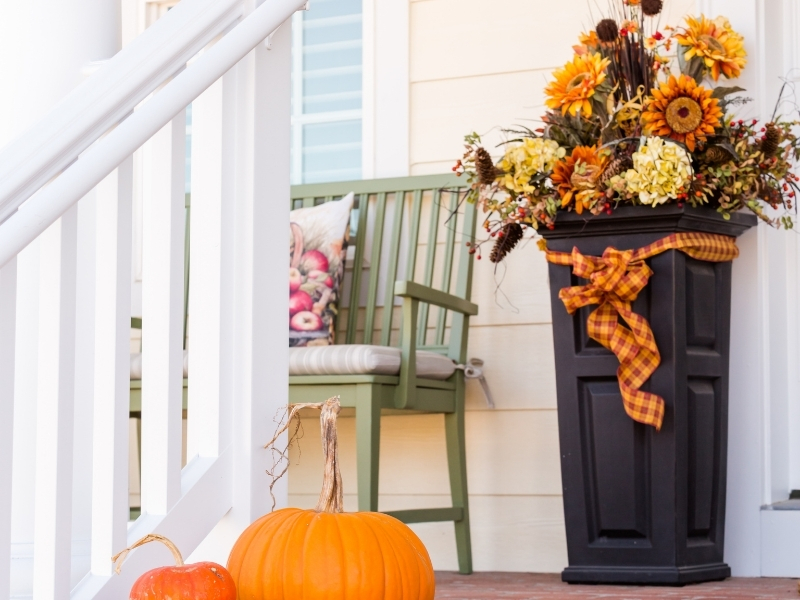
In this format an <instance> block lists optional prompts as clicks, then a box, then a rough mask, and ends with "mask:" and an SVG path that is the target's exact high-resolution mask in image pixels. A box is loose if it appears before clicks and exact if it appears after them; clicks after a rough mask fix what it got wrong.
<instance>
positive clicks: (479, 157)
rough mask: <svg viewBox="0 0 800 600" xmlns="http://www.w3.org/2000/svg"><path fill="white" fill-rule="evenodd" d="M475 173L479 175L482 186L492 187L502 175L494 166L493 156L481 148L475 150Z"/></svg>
mask: <svg viewBox="0 0 800 600" xmlns="http://www.w3.org/2000/svg"><path fill="white" fill-rule="evenodd" d="M475 171H476V172H477V173H478V181H479V182H480V184H481V185H492V184H493V183H494V180H495V179H496V178H497V176H498V175H499V174H500V170H499V169H498V168H497V167H495V166H494V161H493V160H492V157H491V155H490V154H489V153H488V152H487V151H486V149H485V148H481V147H479V148H478V149H477V150H475Z"/></svg>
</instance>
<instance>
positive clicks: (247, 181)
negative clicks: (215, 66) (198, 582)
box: [190, 22, 291, 564]
mask: <svg viewBox="0 0 800 600" xmlns="http://www.w3.org/2000/svg"><path fill="white" fill-rule="evenodd" d="M228 78H230V83H234V82H235V89H236V98H235V100H236V106H235V111H234V113H233V116H234V118H235V123H234V124H233V127H234V128H235V129H234V130H235V140H233V144H234V147H235V156H236V160H235V161H226V162H225V163H223V182H222V185H223V187H224V186H225V181H226V177H231V178H232V179H233V180H234V181H235V182H236V184H235V196H234V198H235V207H234V223H233V225H232V227H233V240H234V242H233V264H234V270H233V277H232V282H233V297H232V302H233V307H232V308H233V338H232V340H231V343H232V347H233V353H232V357H233V358H232V377H233V381H232V404H233V406H232V410H231V413H232V417H233V419H232V420H233V422H232V426H233V431H234V432H236V435H234V436H233V439H232V450H233V498H232V503H233V507H232V509H231V511H230V512H229V513H228V514H227V515H226V516H225V518H224V519H223V520H222V521H221V522H220V524H219V525H218V526H217V527H216V528H215V529H214V531H212V533H211V534H210V535H209V536H208V537H207V538H206V540H205V541H204V542H203V544H201V545H200V546H199V547H198V548H197V550H196V551H195V552H194V554H193V555H192V556H191V557H190V558H191V560H216V561H217V562H222V563H223V564H224V562H225V561H226V560H227V556H228V553H229V551H230V548H231V546H232V544H233V542H234V541H235V539H236V537H237V536H238V535H239V533H241V531H242V530H243V529H244V528H245V527H246V526H247V525H249V524H250V523H251V522H252V521H253V520H255V519H257V518H258V517H260V516H262V515H264V514H265V513H267V512H268V511H269V509H270V506H271V499H270V495H269V483H270V480H269V478H268V476H267V474H266V470H267V469H268V468H269V467H270V466H271V457H270V455H269V454H268V452H267V451H265V450H264V449H263V447H262V446H263V445H264V443H265V442H266V441H268V440H269V439H270V438H271V437H272V434H273V432H274V430H275V427H276V424H275V422H274V420H273V418H274V417H275V415H276V414H277V413H278V411H279V410H280V408H281V407H283V406H285V405H286V404H287V402H288V351H287V347H288V342H287V337H286V335H287V331H288V296H287V295H286V293H285V286H284V285H283V282H284V281H285V279H286V274H285V271H286V264H285V262H284V259H285V255H286V248H287V247H288V243H289V239H288V227H287V224H288V222H289V196H290V185H289V173H290V164H289V146H290V110H291V27H290V23H289V22H286V23H284V24H283V25H282V26H281V27H280V29H278V31H277V32H276V33H275V34H274V35H273V36H272V39H271V40H270V44H269V49H268V46H267V44H266V43H263V44H260V45H259V46H258V47H257V48H256V49H255V50H253V51H252V52H251V53H250V54H248V55H247V56H246V57H245V58H244V59H242V60H241V61H240V63H239V64H238V65H237V66H236V67H235V68H234V69H233V70H232V72H231V73H230V74H229V75H228V76H226V79H225V81H224V82H223V86H225V85H228V83H229V80H228ZM212 93H213V88H212V90H209V92H207V94H212ZM223 106H224V102H223ZM223 115H224V117H223V119H226V118H230V117H231V114H230V113H229V112H228V111H227V110H225V109H223ZM200 134H201V135H202V133H200ZM194 135H196V134H195V130H194V125H193V137H194ZM193 142H194V140H193ZM222 143H223V147H225V146H224V144H225V142H224V141H223V142H222ZM193 161H194V158H193ZM193 210H194V209H193ZM192 237H193V238H194V233H193V234H192ZM198 243H200V242H198ZM193 248H194V242H193ZM192 285H194V283H192ZM192 293H194V290H193V292H192ZM192 306H196V305H195V304H192ZM193 364H194V363H192V365H193ZM190 368H193V367H190ZM191 394H192V392H191V390H190V396H191ZM193 401H194V400H193V399H190V403H191V402H193ZM190 419H191V417H190ZM192 447H193V448H196V449H198V450H200V448H199V446H198V443H197V442H196V441H193V442H192ZM287 490H288V488H287V485H286V481H285V480H284V481H282V482H281V483H280V484H278V485H277V486H276V487H275V490H274V491H275V495H276V499H277V506H278V507H279V508H280V507H283V506H286V503H287Z"/></svg>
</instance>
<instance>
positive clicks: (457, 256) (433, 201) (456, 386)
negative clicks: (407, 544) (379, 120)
mask: <svg viewBox="0 0 800 600" xmlns="http://www.w3.org/2000/svg"><path fill="white" fill-rule="evenodd" d="M459 185H461V186H463V181H462V180H459V179H458V178H456V177H455V176H452V175H444V176H442V175H437V176H420V177H406V178H400V179H378V180H367V181H352V182H340V183H326V184H309V185H300V186H294V187H293V188H292V208H300V207H309V206H314V205H317V204H321V203H323V202H328V201H331V200H335V199H337V198H341V197H342V196H344V195H345V194H347V193H349V192H354V193H355V195H356V203H355V204H354V210H353V217H352V219H351V239H350V244H351V245H352V246H354V247H355V248H354V252H353V253H352V254H353V259H352V269H351V270H349V271H348V272H347V273H346V275H345V285H344V286H343V291H344V293H343V294H342V300H343V302H342V303H343V305H344V306H342V307H341V310H340V319H339V324H338V326H337V330H338V331H337V339H336V343H337V344H356V343H358V344H373V345H379V346H396V347H399V348H400V349H401V354H400V356H401V361H400V370H399V373H398V374H397V375H375V374H372V375H370V374H348V375H336V374H316V375H290V378H289V385H290V387H289V397H290V401H291V402H292V403H300V402H319V401H321V400H324V399H325V398H328V397H330V396H333V395H339V396H341V402H342V406H343V407H349V408H352V409H355V419H356V452H357V474H358V508H359V510H369V511H377V510H378V509H379V506H378V476H379V474H378V464H379V453H380V429H381V428H380V417H381V414H382V413H383V414H411V413H420V412H427V413H444V415H445V436H446V446H447V459H448V466H449V474H450V489H451V495H452V507H449V508H432V509H418V510H403V511H394V512H389V514H391V515H393V516H394V517H396V518H398V519H400V520H401V521H403V522H405V523H419V522H430V521H453V522H454V524H455V533H456V545H457V550H458V563H459V570H460V571H461V572H462V573H470V572H472V553H471V546H470V529H469V502H468V496H467V468H466V455H465V439H464V396H465V386H464V373H463V371H462V370H458V369H457V370H455V372H454V373H453V375H452V376H450V377H449V378H448V379H446V380H436V379H424V378H422V377H418V376H417V373H416V367H417V352H418V351H433V352H436V353H439V354H441V355H445V356H447V357H449V358H450V359H452V360H453V361H454V362H455V363H457V364H459V365H463V364H464V363H465V362H466V358H467V356H466V352H467V334H468V330H469V329H468V328H469V317H470V316H472V315H476V314H477V312H478V308H477V306H476V305H475V304H473V303H472V302H470V291H471V287H472V265H473V263H472V260H471V257H470V256H469V254H468V248H467V247H466V241H468V240H471V239H472V238H473V236H474V232H475V222H476V212H475V206H474V205H472V204H468V203H466V202H463V198H464V194H463V190H462V193H459V192H457V191H455V190H457V188H458V186H459ZM398 200H399V203H400V204H399V205H400V206H402V209H401V210H398ZM451 215H453V216H452V217H451ZM353 230H354V231H353ZM367 258H368V263H367V264H366V265H365V259H367ZM381 292H382V293H381ZM396 299H399V300H396ZM290 373H291V371H290ZM409 492H411V493H413V490H409Z"/></svg>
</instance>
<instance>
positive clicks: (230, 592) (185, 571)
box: [111, 533, 236, 600]
mask: <svg viewBox="0 0 800 600" xmlns="http://www.w3.org/2000/svg"><path fill="white" fill-rule="evenodd" d="M149 542H161V543H162V544H164V545H166V546H167V548H169V549H170V552H172V556H174V557H175V563H176V564H175V566H174V567H159V568H157V569H152V570H150V571H147V573H145V574H144V575H142V576H141V577H139V579H137V580H136V582H135V583H134V584H133V587H132V588H131V594H130V596H129V598H130V600H236V585H235V584H234V583H233V578H232V577H231V574H230V573H228V571H227V570H226V569H225V567H223V566H222V565H218V564H217V563H213V562H199V563H194V564H192V565H185V564H183V557H182V556H181V553H180V550H178V548H177V546H175V544H173V543H172V542H171V541H170V540H169V539H167V538H165V537H164V536H163V535H158V534H156V533H151V534H150V535H146V536H144V537H143V538H142V539H140V540H139V541H138V542H136V543H135V544H133V545H132V546H130V547H129V548H125V550H123V551H122V552H120V553H119V554H117V555H115V556H114V557H113V558H112V559H111V560H112V561H114V564H115V565H116V567H115V569H114V570H115V571H116V572H117V574H119V572H120V569H121V568H122V563H123V562H124V561H125V558H126V557H127V556H128V553H129V552H130V551H131V550H133V549H134V548H138V547H139V546H141V545H143V544H147V543H149ZM117 562H119V564H117Z"/></svg>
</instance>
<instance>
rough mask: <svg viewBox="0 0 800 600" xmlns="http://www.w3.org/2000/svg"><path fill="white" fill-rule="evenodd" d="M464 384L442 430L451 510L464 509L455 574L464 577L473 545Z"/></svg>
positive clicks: (457, 524) (469, 567)
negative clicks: (468, 490) (445, 446)
mask: <svg viewBox="0 0 800 600" xmlns="http://www.w3.org/2000/svg"><path fill="white" fill-rule="evenodd" d="M464 391H465V390H464V380H463V379H461V381H460V382H459V384H458V387H457V389H456V410H455V412H453V413H448V414H445V416H444V427H445V435H446V439H447V465H448V469H449V471H450V493H451V495H452V497H453V506H454V507H455V508H462V509H464V517H463V519H461V520H460V521H456V522H455V528H456V550H457V552H458V570H459V572H460V573H462V574H464V575H468V574H469V573H472V542H471V540H470V532H469V497H468V495H467V450H466V441H465V433H464Z"/></svg>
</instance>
